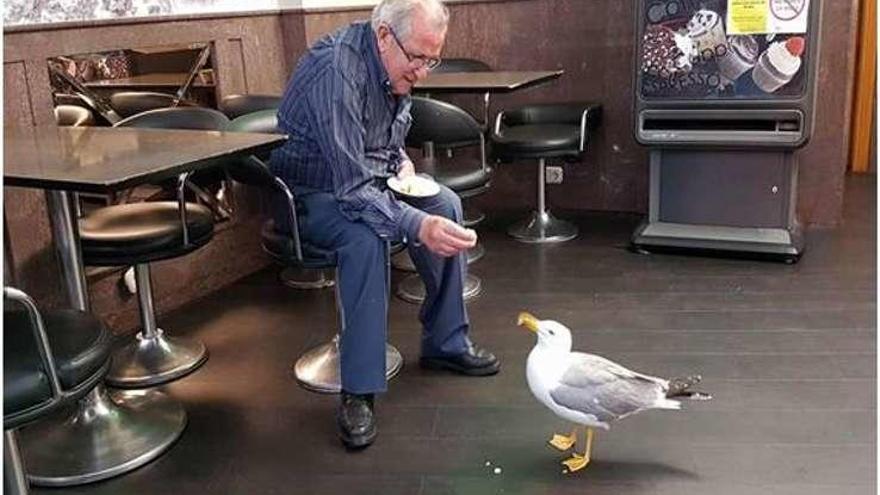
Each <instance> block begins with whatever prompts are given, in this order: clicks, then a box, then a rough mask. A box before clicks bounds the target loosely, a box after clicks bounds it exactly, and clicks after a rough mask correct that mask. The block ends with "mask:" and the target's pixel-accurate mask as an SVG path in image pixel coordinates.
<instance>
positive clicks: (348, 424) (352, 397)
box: [336, 392, 376, 449]
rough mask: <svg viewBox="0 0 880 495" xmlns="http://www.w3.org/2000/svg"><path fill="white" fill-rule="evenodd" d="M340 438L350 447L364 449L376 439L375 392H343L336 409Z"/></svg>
mask: <svg viewBox="0 0 880 495" xmlns="http://www.w3.org/2000/svg"><path fill="white" fill-rule="evenodd" d="M336 423H337V424H338V425H339V438H340V439H341V440H342V443H344V444H345V446H346V447H348V448H349V449H363V448H365V447H368V446H369V445H370V444H371V443H373V441H374V440H376V416H375V415H374V414H373V394H366V395H357V394H350V393H348V392H342V396H341V399H340V401H339V408H338V409H337V410H336Z"/></svg>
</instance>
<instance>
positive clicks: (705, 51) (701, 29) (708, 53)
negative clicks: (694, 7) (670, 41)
mask: <svg viewBox="0 0 880 495" xmlns="http://www.w3.org/2000/svg"><path fill="white" fill-rule="evenodd" d="M687 34H688V37H689V38H691V40H692V41H693V45H694V52H695V54H696V56H697V57H700V58H701V59H702V60H704V61H705V60H711V59H712V58H714V57H715V56H716V55H717V54H718V52H719V47H723V46H724V45H726V44H727V36H726V35H725V34H724V22H723V20H722V18H721V16H720V15H718V13H717V12H714V11H712V10H706V9H701V10H698V11H697V12H695V13H694V15H693V16H692V17H691V18H690V20H689V21H688V23H687ZM722 51H723V50H722Z"/></svg>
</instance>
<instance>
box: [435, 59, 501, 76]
mask: <svg viewBox="0 0 880 495" xmlns="http://www.w3.org/2000/svg"><path fill="white" fill-rule="evenodd" d="M491 70H492V68H491V67H489V64H487V63H486V62H483V61H482V60H476V59H473V58H444V59H443V62H442V63H441V64H440V65H439V66H437V68H436V69H434V70H433V72H436V73H444V72H489V71H491Z"/></svg>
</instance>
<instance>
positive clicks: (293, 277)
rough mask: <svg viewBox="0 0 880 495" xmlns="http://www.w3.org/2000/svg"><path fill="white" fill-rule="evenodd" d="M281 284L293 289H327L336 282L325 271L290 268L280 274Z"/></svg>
mask: <svg viewBox="0 0 880 495" xmlns="http://www.w3.org/2000/svg"><path fill="white" fill-rule="evenodd" d="M278 279H279V280H281V283H282V284H284V285H286V286H287V287H290V288H291V289H326V288H329V287H333V285H334V284H336V282H335V281H334V280H333V279H332V278H328V277H327V274H326V273H325V272H324V270H320V269H304V268H298V267H293V266H288V267H286V268H284V269H283V270H281V272H279V273H278Z"/></svg>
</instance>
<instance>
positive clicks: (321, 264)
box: [261, 220, 336, 269]
mask: <svg viewBox="0 0 880 495" xmlns="http://www.w3.org/2000/svg"><path fill="white" fill-rule="evenodd" d="M261 236H262V239H263V249H264V250H265V251H266V253H268V254H269V255H270V256H272V257H273V258H275V260H277V261H278V262H280V263H282V264H284V265H293V266H300V267H302V268H317V269H321V268H332V267H334V266H336V252H335V251H330V250H327V249H322V248H319V247H317V246H315V245H313V244H310V243H308V242H302V243H301V248H302V255H303V259H302V261H301V262H300V261H299V260H298V259H297V258H296V249H295V248H294V239H293V237H292V236H291V235H290V233H288V232H285V231H282V230H279V229H278V228H277V227H276V224H275V221H274V220H267V221H266V222H265V223H264V224H263V230H262V232H261Z"/></svg>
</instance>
